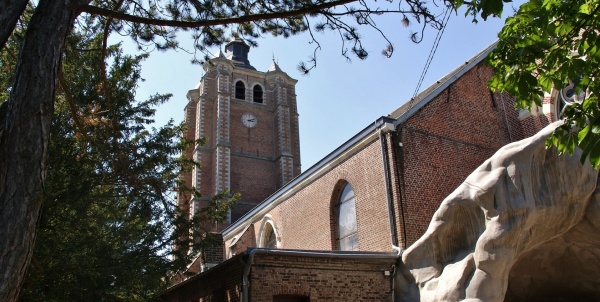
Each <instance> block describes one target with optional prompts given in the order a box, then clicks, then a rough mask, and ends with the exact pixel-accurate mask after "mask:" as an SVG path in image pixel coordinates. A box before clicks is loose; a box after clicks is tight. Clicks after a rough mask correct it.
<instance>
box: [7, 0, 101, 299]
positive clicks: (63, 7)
mask: <svg viewBox="0 0 600 302" xmlns="http://www.w3.org/2000/svg"><path fill="white" fill-rule="evenodd" d="M78 2H84V3H87V2H89V0H72V1H69V0H61V1H55V0H41V1H40V2H39V4H38V6H37V8H36V11H35V13H34V15H33V16H32V18H31V22H30V24H29V26H28V28H27V32H26V34H25V39H24V41H23V44H22V48H21V53H20V55H19V60H18V62H17V67H16V72H15V81H14V83H13V86H12V90H11V94H10V99H9V100H8V102H7V104H5V105H6V113H5V114H6V115H5V117H4V118H5V119H4V125H3V132H2V133H1V136H0V301H16V300H17V297H18V294H19V289H20V287H21V283H22V281H23V277H24V275H25V269H26V267H27V265H28V263H29V260H30V258H31V253H32V251H33V243H34V239H35V230H36V224H37V221H38V217H39V213H40V207H41V202H42V194H43V188H44V178H45V172H46V167H45V162H46V152H47V149H48V139H49V135H50V129H49V128H50V124H51V120H52V113H53V107H54V92H55V87H56V81H57V73H58V69H59V66H60V60H61V57H62V53H63V48H64V44H65V41H66V36H67V35H68V33H69V32H70V29H71V26H72V23H73V20H74V18H75V17H76V14H77V10H76V5H77V4H79V3H78ZM2 14H4V12H2Z"/></svg>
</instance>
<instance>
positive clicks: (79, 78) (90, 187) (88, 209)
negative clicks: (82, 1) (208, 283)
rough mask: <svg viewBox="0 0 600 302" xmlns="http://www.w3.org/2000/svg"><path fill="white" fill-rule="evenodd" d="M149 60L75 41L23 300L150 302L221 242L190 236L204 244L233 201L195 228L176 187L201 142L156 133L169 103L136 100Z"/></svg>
mask: <svg viewBox="0 0 600 302" xmlns="http://www.w3.org/2000/svg"><path fill="white" fill-rule="evenodd" d="M17 37H19V35H16V36H14V37H13V38H12V39H11V40H10V41H9V46H10V45H17V44H18V43H15V42H16V41H14V39H16V38H17ZM11 49H12V48H11V47H7V48H6V51H3V52H2V55H3V58H7V57H10V56H11V53H10V51H9V50H11ZM147 56H148V55H147V54H143V55H139V56H129V55H124V54H123V53H122V51H121V49H120V47H119V45H113V46H110V47H107V48H106V50H105V51H103V36H102V35H98V34H91V35H90V34H86V33H80V32H73V33H72V34H71V35H70V36H69V38H68V42H67V47H66V49H65V57H64V59H63V63H62V68H61V71H60V75H59V78H60V81H59V82H60V85H59V91H58V94H57V99H56V103H55V107H54V119H53V123H52V126H51V139H50V143H49V147H48V153H49V155H48V161H47V162H46V164H47V175H46V182H45V190H44V196H43V206H42V211H41V212H42V214H41V216H40V219H39V221H38V226H37V227H38V234H37V239H36V244H35V247H34V251H33V256H32V260H31V265H30V266H29V268H28V272H27V275H26V278H25V282H24V286H23V290H22V292H21V297H20V299H19V300H21V301H148V300H151V299H152V298H153V297H154V295H155V294H156V293H157V292H159V291H160V290H161V289H164V288H165V286H167V285H168V281H169V279H168V276H169V275H170V274H172V273H173V272H176V271H179V270H183V269H184V268H185V267H186V265H188V264H189V263H190V261H191V260H192V259H191V258H192V257H194V256H195V255H197V252H198V251H199V250H200V249H201V248H203V247H205V246H208V245H210V244H220V242H216V241H210V240H202V241H192V240H190V238H191V237H190V236H189V232H188V231H189V230H192V232H194V233H195V235H196V237H198V236H197V235H198V234H201V233H202V232H203V229H202V227H203V226H204V224H212V223H214V222H215V221H222V220H223V219H224V218H225V217H226V215H227V211H228V210H229V209H230V206H231V205H232V204H233V203H234V201H235V197H236V196H233V198H232V197H231V196H229V194H228V193H227V192H223V193H222V194H219V195H217V196H216V197H215V198H214V201H213V203H212V206H211V207H209V208H207V209H205V210H204V213H201V215H198V216H197V217H195V218H194V219H193V220H191V221H190V220H189V219H188V217H186V216H183V214H182V213H180V211H179V209H178V208H177V203H176V200H175V199H174V196H175V194H174V190H175V188H176V187H179V188H180V189H182V190H190V191H192V193H193V192H194V190H193V188H185V187H184V186H183V184H182V183H178V180H179V175H180V174H179V172H180V171H182V170H185V169H189V168H191V167H192V166H194V165H196V163H194V162H192V161H190V160H186V159H184V158H183V157H181V156H180V154H182V152H183V151H185V150H187V149H188V147H189V146H190V144H192V143H195V142H189V141H186V140H185V139H184V138H183V135H182V134H183V133H184V129H183V126H182V125H174V124H173V123H172V122H169V123H168V124H167V125H164V126H162V127H160V128H158V129H156V128H153V127H152V123H153V120H152V117H153V115H154V113H155V109H154V107H155V106H156V105H159V104H161V103H163V102H165V101H167V100H168V99H169V97H170V95H155V96H153V97H151V98H150V99H149V100H146V101H138V100H136V98H135V90H136V87H137V83H138V82H139V81H140V80H141V78H140V71H141V70H140V63H141V61H142V60H143V59H144V58H146V57H147ZM105 60H106V61H107V63H108V64H109V66H108V67H107V68H105V67H104V66H103V65H104V62H105ZM7 62H14V61H11V60H3V61H2V64H0V67H1V68H3V69H4V70H7V71H10V70H12V69H14V67H15V66H14V65H11V64H8V63H7ZM103 69H106V74H107V77H104V75H103V71H102V70H103ZM10 74H11V73H10V72H7V73H6V74H3V76H4V78H2V79H1V80H2V82H4V83H6V82H9V81H10V79H9V78H7V77H6V75H10ZM176 245H177V246H176Z"/></svg>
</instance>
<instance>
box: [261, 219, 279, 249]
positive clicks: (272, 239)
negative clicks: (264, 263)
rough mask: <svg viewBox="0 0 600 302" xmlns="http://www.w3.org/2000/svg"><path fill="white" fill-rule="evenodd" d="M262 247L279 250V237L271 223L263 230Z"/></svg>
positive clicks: (266, 224)
mask: <svg viewBox="0 0 600 302" xmlns="http://www.w3.org/2000/svg"><path fill="white" fill-rule="evenodd" d="M260 242H261V244H260V246H261V247H263V248H268V249H276V248H277V235H276V234H275V230H274V229H273V225H272V224H271V223H269V222H267V223H265V226H264V228H263V233H262V238H261V241H260Z"/></svg>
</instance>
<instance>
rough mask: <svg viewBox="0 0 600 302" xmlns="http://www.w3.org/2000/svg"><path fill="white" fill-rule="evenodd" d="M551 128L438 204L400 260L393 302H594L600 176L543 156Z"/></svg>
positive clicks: (598, 279)
mask: <svg viewBox="0 0 600 302" xmlns="http://www.w3.org/2000/svg"><path fill="white" fill-rule="evenodd" d="M559 125H560V122H559V123H555V124H552V125H550V126H548V127H547V128H545V129H544V130H542V131H541V132H540V133H539V134H537V135H535V136H533V137H531V138H528V139H525V140H522V141H519V142H515V143H512V144H509V145H507V146H505V147H503V148H502V149H500V150H499V151H498V152H497V153H496V154H495V155H494V156H493V157H491V158H490V159H488V160H487V161H486V162H484V163H483V164H482V165H481V166H480V167H479V168H477V169H476V170H475V171H474V172H473V173H472V174H471V175H470V176H469V177H468V178H467V179H466V180H465V182H464V183H463V184H462V185H460V186H459V187H458V188H457V189H456V190H455V191H454V192H453V193H452V194H450V195H449V196H448V197H447V198H446V199H445V200H444V201H443V202H442V204H441V205H440V208H439V209H438V210H437V212H436V213H435V215H434V216H433V219H432V221H431V224H430V225H429V228H428V230H427V232H426V233H425V234H424V235H423V236H422V237H421V238H420V239H419V240H418V241H417V242H416V243H415V244H413V245H412V246H411V247H410V248H409V249H408V250H407V251H406V252H405V253H404V255H403V262H404V265H405V267H403V268H402V270H403V272H404V277H405V278H397V280H398V283H397V287H396V288H397V289H398V292H397V297H398V298H399V300H401V301H459V300H463V299H466V300H467V301H485V302H494V301H599V300H600V190H598V191H597V190H596V188H597V180H598V171H596V170H594V169H592V168H591V166H590V165H589V163H586V164H585V165H582V164H580V162H579V158H580V153H577V152H576V153H575V154H574V155H573V156H568V155H565V156H558V154H557V152H556V150H555V149H554V148H552V149H548V150H547V149H546V148H545V147H544V141H545V139H546V138H547V137H548V135H549V134H550V133H551V132H552V131H553V129H554V128H556V127H557V126H559ZM409 272H410V273H409Z"/></svg>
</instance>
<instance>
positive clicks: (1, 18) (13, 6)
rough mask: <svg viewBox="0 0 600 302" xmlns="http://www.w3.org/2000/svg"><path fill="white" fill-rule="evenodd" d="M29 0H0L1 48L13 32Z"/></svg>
mask: <svg viewBox="0 0 600 302" xmlns="http://www.w3.org/2000/svg"><path fill="white" fill-rule="evenodd" d="M27 2H29V0H0V49H2V48H3V47H4V44H5V43H6V41H8V37H10V34H11V33H12V32H13V30H14V28H15V25H16V24H17V21H18V20H19V16H21V14H22V13H23V11H24V10H25V7H27Z"/></svg>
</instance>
